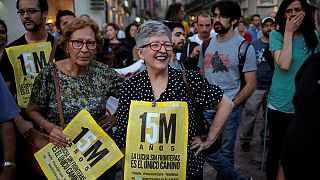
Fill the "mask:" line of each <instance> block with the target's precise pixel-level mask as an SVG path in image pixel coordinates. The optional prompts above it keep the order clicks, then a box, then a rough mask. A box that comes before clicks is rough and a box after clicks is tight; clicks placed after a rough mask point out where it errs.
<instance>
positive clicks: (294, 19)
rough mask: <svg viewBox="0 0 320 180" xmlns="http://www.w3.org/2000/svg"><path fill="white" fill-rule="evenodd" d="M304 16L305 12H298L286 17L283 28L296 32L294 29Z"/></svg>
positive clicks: (298, 25)
mask: <svg viewBox="0 0 320 180" xmlns="http://www.w3.org/2000/svg"><path fill="white" fill-rule="evenodd" d="M304 16H305V13H304V12H300V13H298V14H297V15H295V16H291V17H287V22H286V27H285V29H286V30H287V31H289V32H296V30H297V29H298V28H299V27H300V25H301V23H302V21H303V18H304Z"/></svg>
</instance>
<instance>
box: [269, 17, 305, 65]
mask: <svg viewBox="0 0 320 180" xmlns="http://www.w3.org/2000/svg"><path fill="white" fill-rule="evenodd" d="M303 18H304V12H301V13H299V14H297V15H296V16H295V17H293V18H291V19H290V18H287V22H286V27H285V32H284V35H283V44H282V50H277V51H275V52H274V53H273V56H274V58H275V61H276V63H277V64H278V65H279V67H280V69H282V70H285V71H287V70H289V68H290V65H291V60H292V39H293V35H294V33H295V32H296V30H297V29H298V28H299V26H300V24H301V23H302V20H303Z"/></svg>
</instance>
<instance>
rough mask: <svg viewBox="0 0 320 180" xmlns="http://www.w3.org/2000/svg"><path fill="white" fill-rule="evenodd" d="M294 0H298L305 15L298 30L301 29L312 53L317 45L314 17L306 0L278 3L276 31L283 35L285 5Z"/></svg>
mask: <svg viewBox="0 0 320 180" xmlns="http://www.w3.org/2000/svg"><path fill="white" fill-rule="evenodd" d="M294 1H299V2H300V4H301V6H302V8H303V10H304V12H305V16H304V18H303V21H302V23H301V25H300V27H299V29H298V30H300V31H301V33H302V34H303V37H304V39H305V41H306V45H307V47H308V51H310V50H311V52H312V53H314V52H315V49H316V47H317V45H318V38H317V37H316V34H315V30H316V26H315V23H314V18H313V17H312V13H311V9H310V6H309V4H308V2H307V1H306V0H283V1H282V3H281V4H280V7H279V10H278V12H277V14H276V17H275V19H276V23H277V24H278V25H279V29H278V31H279V32H280V33H281V34H282V35H283V34H284V31H285V27H286V21H287V20H286V18H285V13H286V9H287V7H288V6H289V5H290V4H291V3H293V2H294Z"/></svg>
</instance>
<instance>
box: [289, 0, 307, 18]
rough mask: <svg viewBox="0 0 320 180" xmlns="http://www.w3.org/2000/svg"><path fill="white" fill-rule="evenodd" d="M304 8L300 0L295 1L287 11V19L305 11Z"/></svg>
mask: <svg viewBox="0 0 320 180" xmlns="http://www.w3.org/2000/svg"><path fill="white" fill-rule="evenodd" d="M303 12H304V10H303V8H302V6H301V3H300V1H294V2H293V3H291V4H290V5H289V6H288V7H287V9H286V12H285V19H287V18H289V20H290V19H291V18H293V17H295V16H296V15H297V14H298V13H303Z"/></svg>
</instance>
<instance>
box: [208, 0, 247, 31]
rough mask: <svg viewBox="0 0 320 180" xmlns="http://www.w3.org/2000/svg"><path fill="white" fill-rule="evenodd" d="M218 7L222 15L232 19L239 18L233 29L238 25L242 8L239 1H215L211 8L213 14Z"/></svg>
mask: <svg viewBox="0 0 320 180" xmlns="http://www.w3.org/2000/svg"><path fill="white" fill-rule="evenodd" d="M216 8H218V9H219V11H220V14H221V15H225V16H227V17H229V18H230V21H233V20H237V22H236V23H235V24H234V25H233V29H234V28H236V27H237V26H238V22H239V19H240V17H241V9H240V6H239V4H238V3H236V2H233V1H218V2H216V3H214V4H213V6H212V8H211V12H212V14H214V11H215V10H216Z"/></svg>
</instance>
